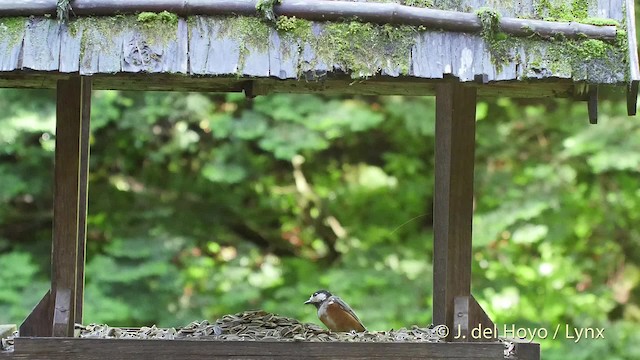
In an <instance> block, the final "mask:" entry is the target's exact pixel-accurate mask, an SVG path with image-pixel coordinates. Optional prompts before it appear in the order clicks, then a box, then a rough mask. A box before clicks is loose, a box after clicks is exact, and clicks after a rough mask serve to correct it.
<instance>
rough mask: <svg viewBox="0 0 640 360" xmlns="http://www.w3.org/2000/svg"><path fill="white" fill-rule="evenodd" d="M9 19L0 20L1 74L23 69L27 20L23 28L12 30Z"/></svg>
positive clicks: (23, 23) (14, 26)
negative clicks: (23, 49) (22, 55)
mask: <svg viewBox="0 0 640 360" xmlns="http://www.w3.org/2000/svg"><path fill="white" fill-rule="evenodd" d="M7 20H8V19H4V18H0V72H1V71H11V70H12V69H18V68H22V64H21V56H20V55H21V53H22V46H23V39H24V36H25V34H24V33H25V28H26V24H27V19H26V18H25V19H24V21H22V27H16V24H13V27H12V28H10V26H9V25H11V24H10V23H9V21H7Z"/></svg>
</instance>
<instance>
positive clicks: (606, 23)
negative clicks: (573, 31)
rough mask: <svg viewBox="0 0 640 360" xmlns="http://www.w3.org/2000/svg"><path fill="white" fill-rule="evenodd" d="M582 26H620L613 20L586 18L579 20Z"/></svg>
mask: <svg viewBox="0 0 640 360" xmlns="http://www.w3.org/2000/svg"><path fill="white" fill-rule="evenodd" d="M580 22H581V23H583V24H590V25H598V26H620V23H619V22H618V21H616V20H613V19H603V18H593V17H588V18H585V19H580Z"/></svg>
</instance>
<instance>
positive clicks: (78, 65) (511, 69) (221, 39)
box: [0, 0, 640, 97]
mask: <svg viewBox="0 0 640 360" xmlns="http://www.w3.org/2000/svg"><path fill="white" fill-rule="evenodd" d="M611 1H614V0H611ZM616 1H618V2H619V1H621V0H616ZM290 3H293V1H290ZM464 4H466V5H464V6H463V8H466V6H472V7H478V6H481V5H483V2H482V1H480V0H473V1H472V0H469V1H466V2H464ZM376 6H377V5H376ZM601 6H603V7H605V8H606V9H607V10H606V11H604V10H603V9H599V8H598V9H590V13H591V12H593V13H594V14H597V13H598V12H599V11H601V10H602V12H603V14H609V13H610V10H611V9H610V3H606V4H604V3H603V4H601ZM616 6H617V5H616ZM532 8H533V5H532V2H531V1H525V2H518V3H517V4H514V5H513V6H510V7H508V8H505V9H502V10H501V12H503V13H505V14H512V13H516V12H517V11H523V12H524V13H526V12H527V11H531V9H532ZM466 9H467V10H468V8H466ZM617 11H618V12H620V11H621V10H619V9H618V10H617ZM466 15H472V16H475V15H473V14H466ZM466 15H465V16H466ZM234 21H236V22H237V21H238V18H233V17H221V16H192V17H190V18H189V19H188V20H187V19H186V18H179V19H178V22H177V24H175V25H174V24H164V25H162V26H163V30H162V31H161V32H158V31H154V30H153V27H146V25H143V24H141V23H140V22H138V21H137V18H136V17H135V16H133V17H132V16H129V17H127V16H124V17H95V18H91V17H90V18H82V17H81V18H78V19H75V20H74V21H72V22H70V23H69V25H65V24H60V23H59V22H58V21H57V20H55V19H49V18H43V17H32V18H25V27H24V29H21V28H20V27H19V26H18V27H12V28H11V29H10V30H9V28H8V27H6V26H5V27H3V26H2V20H1V18H0V50H2V51H0V86H6V87H50V86H51V85H50V84H51V83H55V80H52V79H51V78H54V77H56V76H58V75H59V72H62V73H80V74H81V75H97V74H100V75H111V74H133V73H145V74H153V76H158V77H162V75H164V74H176V75H188V76H189V77H188V78H187V80H184V79H181V80H180V81H176V82H175V83H168V84H167V83H164V82H165V80H166V79H167V78H166V77H163V78H162V80H159V81H153V78H148V79H149V81H147V82H139V81H138V80H137V79H134V78H131V81H130V82H129V81H128V79H127V78H126V77H116V78H114V83H113V84H109V85H106V87H108V88H112V89H141V90H158V89H169V90H171V89H173V87H174V86H175V89H176V90H181V89H183V88H189V89H194V90H198V89H199V88H202V89H203V90H204V88H206V86H202V84H205V83H206V81H208V80H209V79H202V78H200V77H201V76H214V77H221V76H222V77H227V78H234V77H235V78H242V77H245V78H246V77H251V78H254V79H265V80H267V79H280V80H288V79H291V80H301V81H303V82H309V81H314V82H315V81H323V80H325V79H327V78H330V77H332V76H335V75H339V74H340V73H342V72H344V73H347V74H349V73H351V71H352V70H353V69H349V68H346V65H345V64H344V63H339V64H334V63H333V62H336V60H335V59H334V58H332V56H330V55H329V56H328V55H327V54H322V55H321V54H318V53H317V51H318V49H316V48H315V47H314V45H313V40H311V41H309V42H304V41H302V40H301V39H300V38H296V37H294V36H289V35H288V34H282V33H279V32H277V31H275V30H274V29H269V31H268V36H266V37H265V39H259V40H260V41H255V40H256V39H253V40H254V41H242V40H240V39H239V37H238V34H237V31H234V29H233V27H230V26H229V24H232V23H233V22H234ZM627 22H629V21H628V20H627ZM165 28H166V29H165ZM325 28H326V24H325V23H322V22H313V23H312V33H313V35H314V36H316V37H317V36H323V35H322V34H323V31H324V29H325ZM165 30H166V31H165ZM633 31H635V29H633V27H632V26H630V27H629V39H635V38H634V37H633V36H632V32H633ZM260 36H262V35H260ZM533 43H535V44H534V45H532V42H531V41H529V42H527V43H522V44H520V45H518V46H516V47H514V48H513V49H511V50H510V52H511V57H512V60H511V61H506V62H504V61H503V62H500V61H498V62H496V60H495V59H494V58H493V56H494V55H492V50H491V48H490V47H489V46H488V45H487V44H486V43H485V41H484V40H483V39H482V38H481V37H480V36H479V35H478V34H467V33H459V32H443V31H424V32H416V34H415V40H414V44H413V47H412V48H411V49H410V51H404V52H399V53H397V54H395V55H394V56H398V54H402V56H406V57H407V59H406V63H405V61H404V60H399V59H398V58H393V59H392V58H391V57H390V55H389V54H391V53H393V50H392V49H386V48H385V49H384V51H377V52H372V53H371V54H367V55H366V57H367V58H366V59H364V60H363V61H364V62H365V63H366V64H367V66H366V67H367V68H370V69H371V71H376V69H378V70H377V72H376V73H374V74H369V73H367V72H369V71H365V73H363V74H354V75H355V76H358V75H364V76H368V78H366V79H359V80H358V82H366V81H369V80H372V79H389V78H396V77H397V78H399V79H402V80H405V81H411V80H415V79H414V78H418V79H425V80H433V79H442V78H444V77H447V76H453V77H455V78H457V79H458V80H459V81H460V82H473V81H477V79H481V82H483V83H491V82H502V81H514V80H515V81H523V83H522V84H521V89H520V91H519V92H525V91H526V92H527V93H529V94H530V95H529V96H535V95H536V94H538V95H539V96H541V97H544V96H548V95H547V94H545V93H544V90H542V89H540V88H539V87H538V84H539V83H538V81H539V80H544V81H562V80H564V79H571V80H573V81H585V82H589V83H593V84H612V85H617V86H623V85H626V81H627V78H626V76H627V74H626V73H625V72H626V66H625V67H622V66H621V67H619V68H618V67H616V68H612V67H611V64H610V63H611V62H610V61H609V62H607V61H606V60H607V59H605V60H602V59H600V60H598V59H591V60H585V61H583V62H580V63H579V64H572V63H568V61H565V62H567V63H566V64H565V63H562V64H556V62H558V61H559V60H557V55H556V56H554V55H553V53H554V52H553V51H551V50H549V49H550V47H552V46H553V42H546V41H537V42H535V41H534V42H533ZM635 49H636V45H635V41H630V45H629V54H622V55H620V57H621V59H620V61H614V63H616V64H622V62H623V60H624V59H622V57H623V55H624V56H625V57H626V56H627V55H628V56H630V57H633V56H634V55H633V54H635ZM548 50H549V51H548ZM387 52H389V54H387ZM334 55H335V54H334ZM323 57H326V58H323ZM636 58H637V57H636ZM328 62H329V63H328ZM400 63H405V64H404V65H402V66H400V65H399V64H400ZM630 64H631V70H630V71H631V79H632V80H633V79H634V76H635V75H634V71H635V70H634V69H636V68H637V60H636V61H635V62H634V60H633V59H632V58H630ZM633 64H636V67H633ZM406 65H408V73H407V74H406V76H403V75H402V74H401V70H405V69H402V67H404V68H407V66H406ZM30 70H36V72H30ZM572 70H573V71H572ZM15 71H23V73H24V74H25V76H34V77H38V79H40V78H39V77H40V76H43V78H42V79H41V80H35V79H34V80H33V81H27V82H25V81H13V80H12V77H11V76H10V75H11V72H15ZM636 72H637V71H636ZM5 75H8V76H5ZM638 76H639V77H640V75H638ZM179 78H180V76H177V77H176V78H173V79H170V80H174V79H179ZM107 81H108V80H107V78H103V80H101V83H104V82H107ZM190 81H192V82H193V84H187V83H188V82H190ZM344 81H345V82H346V84H347V85H349V84H351V83H352V82H353V79H350V78H349V77H346V78H344ZM101 83H96V86H97V87H96V88H99V86H101ZM198 83H202V84H198ZM37 84H41V86H37ZM401 84H402V85H404V84H403V83H401ZM399 85H400V84H399ZM532 85H533V86H532ZM287 86H289V85H286V86H283V87H282V88H285V87H287ZM276 87H278V86H276ZM304 87H305V86H304V85H303V86H299V87H297V88H298V89H302V88H304ZM323 87H324V88H330V86H326V85H325V84H310V85H309V86H308V88H309V89H316V88H323ZM347 87H348V86H342V88H347ZM369 88H372V87H369ZM398 92H401V89H400V90H395V91H393V92H388V93H387V94H396V93H398ZM377 93H379V92H377ZM414 94H415V93H414ZM418 94H420V93H418Z"/></svg>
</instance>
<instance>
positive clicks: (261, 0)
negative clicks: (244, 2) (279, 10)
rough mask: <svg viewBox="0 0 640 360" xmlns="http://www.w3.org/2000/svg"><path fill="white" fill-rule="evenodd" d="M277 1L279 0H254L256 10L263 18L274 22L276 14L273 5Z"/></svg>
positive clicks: (277, 2)
mask: <svg viewBox="0 0 640 360" xmlns="http://www.w3.org/2000/svg"><path fill="white" fill-rule="evenodd" d="M279 3H280V0H258V2H256V10H257V11H258V13H259V14H261V15H262V17H263V18H264V19H265V20H267V21H269V22H275V21H276V14H275V13H274V12H273V7H274V6H275V5H276V4H279Z"/></svg>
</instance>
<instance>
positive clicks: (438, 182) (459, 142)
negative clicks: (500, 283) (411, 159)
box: [433, 83, 476, 340]
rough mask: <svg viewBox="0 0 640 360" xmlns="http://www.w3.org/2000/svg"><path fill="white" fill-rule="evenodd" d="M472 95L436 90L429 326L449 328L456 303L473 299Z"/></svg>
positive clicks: (459, 89)
mask: <svg viewBox="0 0 640 360" xmlns="http://www.w3.org/2000/svg"><path fill="white" fill-rule="evenodd" d="M475 116H476V90H475V89H474V88H468V87H463V86H461V85H460V84H456V83H446V84H440V85H437V87H436V149H435V198H434V206H433V214H434V261H433V322H434V324H437V325H441V324H444V325H446V326H448V328H449V329H450V331H449V336H448V338H447V339H448V340H451V339H452V338H453V331H451V330H453V324H454V323H453V314H454V298H455V297H456V296H467V297H469V296H470V295H471V222H472V217H473V173H474V171H473V169H474V150H475V130H476V121H475Z"/></svg>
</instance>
